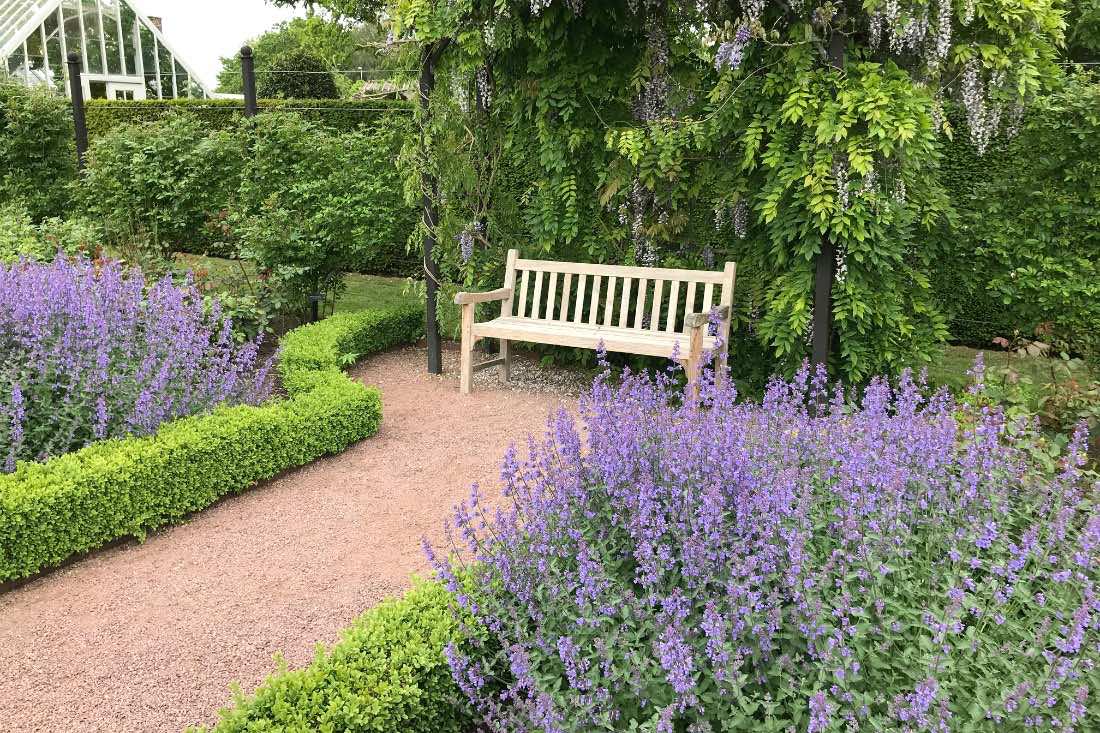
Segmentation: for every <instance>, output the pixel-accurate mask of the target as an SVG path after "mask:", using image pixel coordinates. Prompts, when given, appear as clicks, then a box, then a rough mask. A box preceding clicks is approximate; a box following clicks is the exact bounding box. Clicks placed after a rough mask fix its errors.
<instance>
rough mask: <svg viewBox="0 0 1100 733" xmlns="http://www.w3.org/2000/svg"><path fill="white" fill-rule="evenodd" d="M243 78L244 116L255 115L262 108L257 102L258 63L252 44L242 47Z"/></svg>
mask: <svg viewBox="0 0 1100 733" xmlns="http://www.w3.org/2000/svg"><path fill="white" fill-rule="evenodd" d="M241 80H242V81H243V82H244V116H245V117H255V116H256V113H257V112H259V111H260V108H259V105H258V104H257V103H256V65H255V59H254V58H253V57H252V47H251V46H245V47H243V48H242V49H241Z"/></svg>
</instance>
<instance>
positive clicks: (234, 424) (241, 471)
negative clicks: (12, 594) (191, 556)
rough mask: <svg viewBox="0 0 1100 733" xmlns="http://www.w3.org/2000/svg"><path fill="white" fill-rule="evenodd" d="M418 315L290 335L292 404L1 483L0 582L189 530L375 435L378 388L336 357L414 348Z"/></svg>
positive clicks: (373, 315) (87, 455) (234, 413)
mask: <svg viewBox="0 0 1100 733" xmlns="http://www.w3.org/2000/svg"><path fill="white" fill-rule="evenodd" d="M422 317H423V316H422V314H421V313H420V311H419V310H418V309H415V308H399V309H393V310H389V311H365V312H360V313H353V314H348V315H346V316H341V317H339V318H337V319H332V320H330V321H325V322H321V323H319V324H313V325H309V326H304V327H302V328H301V329H299V330H297V331H294V332H292V333H291V334H288V336H287V337H286V340H285V344H286V345H285V348H284V352H283V353H282V354H281V355H280V361H279V371H280V373H281V374H282V376H283V378H284V380H285V387H286V389H287V392H288V394H289V399H287V400H283V401H276V402H271V403H268V404H265V405H262V406H259V407H251V406H239V407H222V408H218V409H217V410H215V411H214V412H213V413H211V414H209V415H204V416H197V417H190V418H185V419H183V420H178V421H176V422H172V423H169V424H167V425H166V426H164V427H163V428H161V429H160V430H159V431H158V432H157V434H156V435H154V436H151V437H147V438H128V439H122V440H109V441H104V442H100V443H96V444H93V445H91V446H89V447H87V448H84V449H82V450H79V451H76V452H74V453H69V454H66V455H63V456H60V457H58V458H54V459H51V460H49V461H47V462H45V463H21V464H19V466H18V468H17V470H16V471H15V473H12V474H4V475H0V581H3V580H11V579H15V578H22V577H26V576H29V575H33V574H34V573H37V572H39V571H41V570H43V569H46V568H49V567H52V566H55V565H57V564H58V563H61V562H63V561H65V560H66V559H68V558H70V557H72V556H74V555H78V554H80V553H83V552H87V551H89V550H93V549H95V548H97V547H100V546H102V545H104V544H106V543H108V542H111V541H114V540H116V539H119V538H122V537H127V536H136V537H139V538H140V537H144V535H145V533H146V532H148V531H149V530H151V529H154V528H156V527H160V526H163V525H165V524H171V523H175V522H179V521H181V520H183V519H184V518H186V517H187V516H188V515H189V514H191V513H193V512H196V511H198V510H200V509H203V508H205V507H207V506H209V505H210V504H212V503H214V502H215V501H217V500H218V499H221V498H222V497H224V496H226V495H228V494H233V493H237V492H240V491H243V490H245V489H247V488H249V487H251V486H253V485H255V484H256V483H258V482H260V481H263V480H265V479H269V478H272V477H273V476H276V475H278V474H279V473H281V472H282V471H285V470H286V469H288V468H292V467H295V466H301V465H304V464H306V463H309V462H310V461H313V460H315V459H316V458H319V457H321V456H324V455H330V454H334V453H339V452H340V451H342V450H344V449H345V448H347V447H348V446H349V445H351V444H352V443H355V442H356V441H359V440H362V439H364V438H367V437H370V436H371V435H374V433H375V432H376V431H377V430H378V426H379V423H380V422H381V419H382V400H381V395H380V394H379V392H378V390H377V389H374V388H369V387H366V386H364V385H362V384H360V383H359V382H356V381H353V380H350V379H348V378H347V377H346V376H344V374H343V373H342V372H341V371H340V368H339V364H340V362H339V361H338V355H339V354H340V353H343V351H344V350H347V349H354V351H355V353H357V354H359V355H365V354H368V353H371V352H372V351H376V350H378V349H382V348H386V347H388V346H393V345H396V344H399V343H405V342H408V341H412V340H415V339H416V338H418V337H419V336H420V334H421V333H422V328H423V326H422Z"/></svg>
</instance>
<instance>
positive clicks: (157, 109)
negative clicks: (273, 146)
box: [87, 99, 412, 162]
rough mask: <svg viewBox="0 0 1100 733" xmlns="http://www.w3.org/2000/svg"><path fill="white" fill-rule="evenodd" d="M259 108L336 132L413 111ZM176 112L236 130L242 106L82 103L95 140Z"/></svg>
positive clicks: (398, 106)
mask: <svg viewBox="0 0 1100 733" xmlns="http://www.w3.org/2000/svg"><path fill="white" fill-rule="evenodd" d="M258 104H259V107H260V111H261V112H273V111H278V110H289V111H294V112H297V113H298V114H300V115H301V116H302V117H303V118H305V119H307V120H309V121H311V122H313V123H315V124H317V125H320V126H322V127H325V128H328V129H330V130H336V131H339V132H347V131H350V130H354V129H357V128H359V127H373V126H375V125H377V124H380V123H381V121H382V120H385V119H387V118H389V117H392V116H398V117H401V116H406V115H407V116H409V117H411V114H410V113H411V112H412V105H411V104H410V103H409V102H406V101H403V100H391V99H370V100H355V99H261V100H259V103H258ZM177 112H185V113H187V114H188V115H191V116H192V117H195V118H196V119H198V120H199V121H201V122H202V123H203V124H204V125H205V126H206V127H207V128H208V129H210V130H235V129H239V128H240V127H241V125H242V124H243V123H242V120H243V119H244V104H243V103H242V102H241V101H240V100H238V99H163V100H158V99H149V100H138V101H119V100H107V99H93V100H90V101H89V102H88V103H87V117H88V135H89V137H90V138H91V139H92V140H95V139H96V138H98V137H100V136H101V135H104V134H106V133H107V132H109V131H110V130H113V129H115V128H118V127H122V126H125V125H129V124H132V123H137V122H147V121H153V120H161V119H164V118H166V117H171V116H173V115H174V114H175V113H177ZM394 155H396V151H395V152H394ZM391 162H392V158H391Z"/></svg>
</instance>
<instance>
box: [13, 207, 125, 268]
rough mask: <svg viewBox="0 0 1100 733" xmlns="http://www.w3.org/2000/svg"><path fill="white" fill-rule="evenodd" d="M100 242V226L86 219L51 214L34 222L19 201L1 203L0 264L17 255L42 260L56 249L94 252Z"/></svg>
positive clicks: (55, 252) (72, 252) (54, 252)
mask: <svg viewBox="0 0 1100 733" xmlns="http://www.w3.org/2000/svg"><path fill="white" fill-rule="evenodd" d="M102 241H103V230H102V227H100V226H98V225H96V224H94V223H92V222H91V221H89V220H87V219H83V218H79V217H77V218H73V219H60V218H57V217H51V218H49V219H45V220H43V221H42V222H41V223H40V224H35V223H34V222H33V221H32V220H31V217H30V214H29V213H28V212H27V209H26V207H25V206H24V205H23V203H22V202H21V201H15V202H11V203H7V204H4V205H0V263H10V262H14V261H15V260H18V259H19V258H20V257H26V258H27V259H32V260H38V261H40V262H44V261H49V260H51V259H53V257H54V256H55V255H56V254H57V253H58V252H62V253H64V254H67V255H75V254H77V253H79V252H84V253H88V254H93V253H95V252H96V250H97V249H98V247H99V245H100V244H101V243H102Z"/></svg>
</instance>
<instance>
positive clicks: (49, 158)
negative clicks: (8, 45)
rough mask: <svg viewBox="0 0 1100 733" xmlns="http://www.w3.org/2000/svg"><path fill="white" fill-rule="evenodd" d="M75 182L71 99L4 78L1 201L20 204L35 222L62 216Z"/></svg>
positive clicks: (1, 86)
mask: <svg viewBox="0 0 1100 733" xmlns="http://www.w3.org/2000/svg"><path fill="white" fill-rule="evenodd" d="M75 177H76V146H75V143H74V142H73V116H72V111H71V110H70V107H69V102H68V100H67V99H65V98H64V97H62V96H57V95H54V94H51V93H50V92H48V91H46V90H45V89H39V88H28V87H26V86H24V85H22V84H19V83H17V82H13V81H4V80H3V79H0V201H3V202H9V201H13V200H17V199H21V200H22V201H24V202H25V203H26V205H27V209H28V212H29V214H30V215H31V218H32V219H34V220H35V221H39V220H41V219H44V218H46V217H49V216H60V215H62V214H63V213H65V209H66V206H67V205H68V201H69V192H68V187H69V184H70V183H71V182H72V181H73V180H74V179H75Z"/></svg>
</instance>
